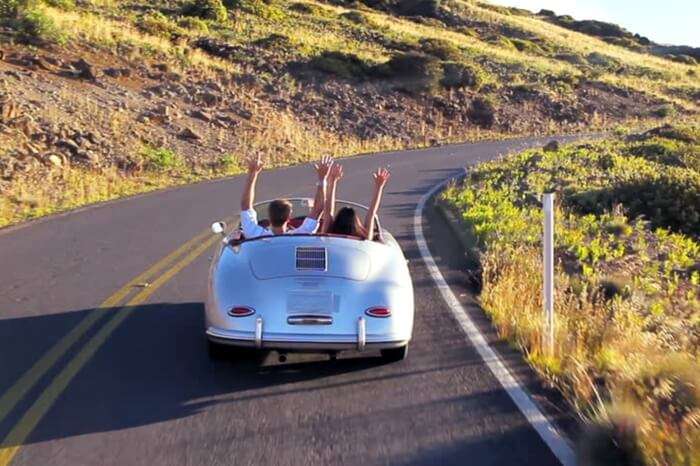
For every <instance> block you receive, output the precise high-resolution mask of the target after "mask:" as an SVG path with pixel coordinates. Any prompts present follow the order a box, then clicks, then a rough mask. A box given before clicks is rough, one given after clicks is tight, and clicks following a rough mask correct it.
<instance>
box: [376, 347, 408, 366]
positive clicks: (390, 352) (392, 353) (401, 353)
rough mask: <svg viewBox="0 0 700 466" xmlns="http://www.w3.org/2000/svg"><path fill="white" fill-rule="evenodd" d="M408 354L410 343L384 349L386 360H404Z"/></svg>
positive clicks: (383, 356) (383, 354)
mask: <svg viewBox="0 0 700 466" xmlns="http://www.w3.org/2000/svg"><path fill="white" fill-rule="evenodd" d="M406 356H408V345H404V346H399V347H398V348H386V349H383V350H382V358H383V359H384V360H385V361H386V362H398V361H403V360H404V359H406Z"/></svg>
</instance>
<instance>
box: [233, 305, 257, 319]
mask: <svg viewBox="0 0 700 466" xmlns="http://www.w3.org/2000/svg"><path fill="white" fill-rule="evenodd" d="M253 314H255V310H253V309H251V308H249V307H245V306H235V307H232V308H231V310H230V311H228V315H230V316H231V317H247V316H252V315H253Z"/></svg>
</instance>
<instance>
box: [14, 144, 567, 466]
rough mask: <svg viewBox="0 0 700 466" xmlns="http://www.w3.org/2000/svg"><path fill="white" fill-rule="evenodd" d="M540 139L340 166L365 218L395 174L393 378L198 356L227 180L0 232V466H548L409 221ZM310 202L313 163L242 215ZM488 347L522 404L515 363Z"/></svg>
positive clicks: (292, 171) (364, 363)
mask: <svg viewBox="0 0 700 466" xmlns="http://www.w3.org/2000/svg"><path fill="white" fill-rule="evenodd" d="M544 142H546V141H545V140H519V141H516V140H514V141H504V142H484V143H477V144H463V145H452V146H444V147H438V148H431V149H425V150H415V151H404V152H392V153H382V154H377V155H372V156H358V157H352V158H348V159H345V160H343V161H342V163H343V164H344V167H345V177H344V179H343V181H342V183H341V186H340V190H339V191H340V192H339V196H338V197H339V198H340V199H348V200H354V201H357V202H361V203H367V202H368V201H369V199H367V196H368V195H369V194H368V193H369V192H370V183H371V180H370V178H369V173H370V170H371V169H372V168H374V167H376V166H378V165H380V164H390V165H391V170H392V178H391V181H390V184H389V186H388V188H387V194H386V197H385V201H384V204H383V206H382V209H381V211H380V218H381V219H382V223H383V225H384V226H385V227H386V228H388V229H389V230H390V231H391V232H392V233H393V234H394V235H395V236H396V238H397V240H398V241H399V242H400V244H401V246H402V248H403V249H404V252H405V254H406V256H407V258H408V259H409V261H410V263H409V266H410V270H411V275H412V278H413V282H414V288H415V300H416V322H415V328H414V336H413V341H412V343H411V348H410V352H409V357H408V359H407V360H405V361H403V362H400V363H395V364H383V363H382V362H381V360H380V358H378V357H377V356H378V355H374V354H371V353H369V354H360V353H348V354H342V355H341V357H340V358H339V359H338V360H337V361H330V360H329V359H328V357H326V356H323V355H310V354H290V355H289V359H288V360H287V361H286V362H284V363H280V362H279V361H278V359H277V357H276V356H275V355H274V353H272V354H266V355H262V356H261V357H259V358H258V359H257V360H252V359H251V360H247V361H211V360H210V359H209V358H208V356H207V352H206V347H205V342H204V337H203V330H204V329H203V301H204V299H205V293H206V274H207V268H208V263H209V258H210V256H211V254H212V252H213V244H214V242H215V241H217V239H216V237H213V236H212V235H211V234H209V233H207V232H208V225H210V224H211V223H212V221H214V220H218V219H221V218H230V217H232V216H234V215H235V214H236V213H237V207H238V204H239V193H240V190H241V185H242V178H240V177H237V178H232V179H227V180H219V181H213V182H207V183H200V184H195V185H191V186H186V187H182V188H178V189H173V190H166V191H161V192H156V193H151V194H147V195H143V196H137V197H134V198H130V199H125V200H120V201H115V202H110V203H106V204H102V205H98V206H94V207H89V208H86V209H82V210H78V211H75V212H71V213H68V214H64V215H58V216H53V217H49V218H47V219H44V220H39V221H35V222H31V223H28V224H26V225H22V226H19V227H14V228H9V229H5V230H1V231H0V264H1V267H0V441H1V442H2V443H1V445H0V466H6V465H8V464H12V465H71V466H74V465H97V464H100V465H127V464H129V465H131V464H136V465H155V464H167V465H205V464H207V465H209V464H211V465H214V464H216V465H218V464H221V465H224V464H226V465H229V464H235V465H264V464H274V465H278V464H279V465H304V466H310V465H327V464H349V465H359V464H362V465H375V464H396V465H423V464H440V465H449V464H455V465H516V464H532V465H537V466H546V465H550V464H559V461H558V459H557V456H555V454H554V453H553V452H552V450H551V449H550V448H549V447H548V446H547V444H546V443H545V442H544V441H543V438H542V436H541V435H540V434H538V432H537V431H536V430H535V428H533V425H532V423H531V422H529V421H528V418H526V416H525V415H524V414H523V412H522V411H521V410H520V409H519V408H518V405H516V403H514V401H513V398H512V395H511V396H509V393H508V392H507V391H506V390H505V389H504V388H503V385H502V383H501V381H499V379H498V378H497V377H496V376H494V373H493V372H492V370H491V369H490V367H489V365H487V363H486V362H485V359H484V357H483V354H482V353H481V352H480V351H477V348H475V347H474V345H473V344H472V343H471V342H470V340H469V339H468V338H466V337H465V333H464V331H463V329H462V327H461V326H460V325H459V324H458V321H457V319H456V318H455V315H454V313H453V312H452V310H450V309H449V306H448V304H447V303H446V301H445V300H444V299H443V294H444V290H443V291H441V290H439V289H438V287H436V284H435V281H434V276H433V275H431V271H430V269H429V268H428V267H427V266H426V262H425V261H424V260H423V257H422V255H421V249H420V248H419V244H418V243H417V241H416V231H415V228H414V215H415V212H416V205H417V204H418V203H419V202H420V201H421V199H422V198H423V197H424V195H425V194H426V193H428V192H429V191H430V190H431V188H433V187H434V186H435V185H437V184H438V183H440V182H441V181H443V180H445V179H446V178H449V177H453V176H455V175H458V174H459V173H460V172H461V171H462V170H463V167H465V166H467V165H471V164H475V163H478V162H480V161H484V160H489V159H493V158H494V157H496V156H498V155H499V154H503V153H505V152H508V151H513V150H518V149H522V148H524V147H527V146H534V145H541V144H543V143H544ZM313 185H314V174H313V171H312V170H311V169H310V167H309V165H300V166H294V167H289V168H283V169H278V170H274V171H269V172H265V173H263V174H262V176H261V178H260V182H259V183H258V196H257V199H258V200H263V199H268V198H274V197H278V196H288V197H294V196H311V195H312V190H313ZM418 221H419V223H420V224H422V229H423V233H424V235H425V240H426V242H427V246H428V248H429V250H430V253H431V254H432V257H433V258H434V260H435V263H436V264H437V266H438V267H439V269H440V271H441V272H442V274H443V275H444V277H445V279H446V281H447V283H448V284H449V287H450V288H451V290H452V292H453V293H454V295H455V296H457V297H458V299H459V301H461V302H462V304H463V305H464V307H465V309H466V310H467V312H468V313H469V314H471V318H472V319H474V321H475V322H476V323H477V326H478V327H480V328H481V330H482V332H483V335H484V338H486V340H487V341H488V342H489V344H491V345H492V346H494V347H496V348H499V347H501V346H503V345H500V344H499V343H498V342H497V341H496V338H495V335H493V332H492V331H491V330H490V327H489V326H488V322H487V321H486V320H485V319H484V317H483V315H481V313H480V311H479V310H478V308H477V307H476V306H475V305H474V303H473V298H472V297H471V296H470V294H469V293H468V291H467V290H466V289H465V288H464V283H465V280H464V277H463V276H462V275H461V272H460V269H461V266H462V264H461V261H462V260H463V259H462V258H461V257H460V254H459V253H457V251H458V249H457V248H456V247H455V245H454V240H453V238H452V237H451V236H450V233H449V231H448V230H447V229H446V227H445V226H444V225H443V224H442V223H441V222H440V220H439V218H438V217H436V215H435V213H434V212H432V211H431V209H428V208H426V209H425V212H422V218H420V217H419V218H418ZM501 349H502V350H503V351H502V352H500V357H501V358H502V359H503V360H504V361H505V364H506V366H508V367H509V369H510V372H511V373H513V375H514V377H515V378H516V379H517V380H518V381H519V383H520V384H523V385H527V386H528V388H529V389H530V390H531V392H532V393H536V392H537V390H538V388H537V384H536V383H535V382H532V380H531V379H532V377H531V375H529V373H528V370H527V368H526V367H524V365H523V364H522V361H520V359H519V356H518V355H517V354H513V353H512V352H509V351H508V350H507V348H501ZM531 382H532V385H531V386H530V383H531ZM548 414H552V415H553V416H554V417H556V415H557V413H556V411H552V412H550V413H548ZM561 416H562V417H565V416H564V415H563V414H562V415H561ZM559 459H561V456H559Z"/></svg>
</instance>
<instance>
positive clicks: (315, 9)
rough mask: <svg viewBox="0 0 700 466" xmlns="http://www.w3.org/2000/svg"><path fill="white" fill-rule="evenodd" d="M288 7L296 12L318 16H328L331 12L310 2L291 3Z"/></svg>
mask: <svg viewBox="0 0 700 466" xmlns="http://www.w3.org/2000/svg"><path fill="white" fill-rule="evenodd" d="M289 9H290V10H292V11H296V12H297V13H303V14H305V15H310V16H317V17H320V18H329V17H331V16H332V14H331V13H330V12H329V11H328V10H327V9H325V8H323V7H320V6H318V5H313V4H311V3H292V4H291V5H289Z"/></svg>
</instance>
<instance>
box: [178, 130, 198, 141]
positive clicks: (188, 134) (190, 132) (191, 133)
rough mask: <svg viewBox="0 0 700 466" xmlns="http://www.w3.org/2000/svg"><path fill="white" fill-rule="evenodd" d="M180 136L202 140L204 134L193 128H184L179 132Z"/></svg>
mask: <svg viewBox="0 0 700 466" xmlns="http://www.w3.org/2000/svg"><path fill="white" fill-rule="evenodd" d="M178 137H180V138H182V139H193V140H197V141H198V140H200V139H202V136H201V135H200V134H199V133H197V132H195V131H194V130H193V129H192V128H184V129H183V130H182V131H180V133H178Z"/></svg>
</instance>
